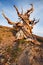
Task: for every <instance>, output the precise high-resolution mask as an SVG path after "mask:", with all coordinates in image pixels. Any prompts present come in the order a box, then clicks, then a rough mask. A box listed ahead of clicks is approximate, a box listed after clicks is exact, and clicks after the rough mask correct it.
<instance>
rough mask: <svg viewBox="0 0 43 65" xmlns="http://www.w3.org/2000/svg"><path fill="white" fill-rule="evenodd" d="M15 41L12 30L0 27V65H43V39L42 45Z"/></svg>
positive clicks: (42, 39)
mask: <svg viewBox="0 0 43 65" xmlns="http://www.w3.org/2000/svg"><path fill="white" fill-rule="evenodd" d="M36 37H37V36H36ZM14 39H15V32H14V30H13V29H12V28H6V27H2V26H0V65H43V38H38V37H37V40H38V41H39V42H40V43H41V45H36V44H33V43H32V42H25V39H22V40H17V41H14Z"/></svg>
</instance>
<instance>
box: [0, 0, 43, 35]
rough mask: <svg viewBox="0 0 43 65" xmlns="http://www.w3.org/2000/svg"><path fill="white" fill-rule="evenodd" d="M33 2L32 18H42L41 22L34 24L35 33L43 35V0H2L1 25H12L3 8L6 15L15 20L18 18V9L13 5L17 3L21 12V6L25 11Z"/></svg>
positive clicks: (0, 6) (0, 5)
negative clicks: (4, 15) (3, 14)
mask: <svg viewBox="0 0 43 65" xmlns="http://www.w3.org/2000/svg"><path fill="white" fill-rule="evenodd" d="M31 3H33V5H34V12H33V13H32V14H31V19H33V18H36V19H40V21H39V23H38V24H36V26H34V29H33V33H34V34H37V35H39V36H43V0H0V25H3V26H11V25H9V24H8V23H7V21H6V20H5V19H4V17H3V16H2V10H4V12H5V14H6V16H8V17H9V18H10V19H11V20H12V21H13V22H15V21H17V20H18V16H17V13H16V10H15V9H14V7H13V5H16V6H17V7H18V9H19V11H20V12H21V8H23V11H24V12H25V11H26V10H27V9H29V8H30V5H29V4H31Z"/></svg>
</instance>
